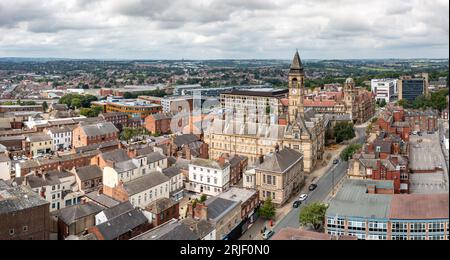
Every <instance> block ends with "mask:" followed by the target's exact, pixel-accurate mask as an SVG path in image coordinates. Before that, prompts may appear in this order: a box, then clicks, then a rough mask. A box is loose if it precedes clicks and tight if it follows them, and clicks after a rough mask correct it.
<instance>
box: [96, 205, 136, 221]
mask: <svg viewBox="0 0 450 260" xmlns="http://www.w3.org/2000/svg"><path fill="white" fill-rule="evenodd" d="M133 209H134V207H133V205H131V203H130V202H129V201H126V202H122V203H120V204H118V205H116V206H114V207H111V208H108V209H105V210H103V214H105V216H106V218H107V219H112V218H115V217H117V216H120V215H122V214H125V213H127V212H129V211H131V210H133Z"/></svg>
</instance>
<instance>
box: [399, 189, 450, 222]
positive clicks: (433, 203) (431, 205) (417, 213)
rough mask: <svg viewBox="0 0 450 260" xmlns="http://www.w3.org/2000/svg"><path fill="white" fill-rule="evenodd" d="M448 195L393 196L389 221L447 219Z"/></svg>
mask: <svg viewBox="0 0 450 260" xmlns="http://www.w3.org/2000/svg"><path fill="white" fill-rule="evenodd" d="M448 198H449V195H448V194H408V195H404V194H401V195H394V196H393V197H392V202H391V213H390V218H391V219H448V218H449V213H448V210H449V199H448Z"/></svg>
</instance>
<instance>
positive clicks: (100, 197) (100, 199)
mask: <svg viewBox="0 0 450 260" xmlns="http://www.w3.org/2000/svg"><path fill="white" fill-rule="evenodd" d="M85 196H86V197H87V198H88V199H90V200H92V201H94V202H95V203H97V204H99V205H101V206H103V207H106V208H111V207H114V206H117V205H119V204H120V202H119V201H117V200H115V199H113V198H111V197H109V196H107V195H105V194H99V192H98V191H93V192H91V193H88V194H86V195H85Z"/></svg>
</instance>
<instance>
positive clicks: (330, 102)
mask: <svg viewBox="0 0 450 260" xmlns="http://www.w3.org/2000/svg"><path fill="white" fill-rule="evenodd" d="M303 104H304V106H305V107H334V106H335V105H336V101H333V100H324V101H311V100H304V103H303Z"/></svg>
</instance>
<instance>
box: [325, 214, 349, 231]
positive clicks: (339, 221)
mask: <svg viewBox="0 0 450 260" xmlns="http://www.w3.org/2000/svg"><path fill="white" fill-rule="evenodd" d="M344 222H345V220H344V219H343V218H333V217H329V218H328V219H327V226H328V228H339V229H344Z"/></svg>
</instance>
